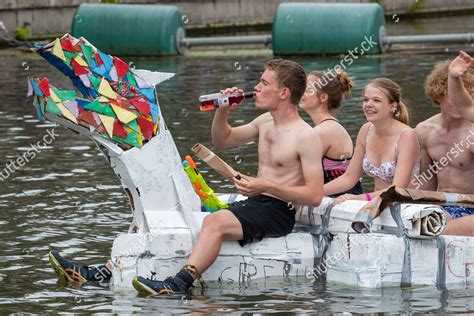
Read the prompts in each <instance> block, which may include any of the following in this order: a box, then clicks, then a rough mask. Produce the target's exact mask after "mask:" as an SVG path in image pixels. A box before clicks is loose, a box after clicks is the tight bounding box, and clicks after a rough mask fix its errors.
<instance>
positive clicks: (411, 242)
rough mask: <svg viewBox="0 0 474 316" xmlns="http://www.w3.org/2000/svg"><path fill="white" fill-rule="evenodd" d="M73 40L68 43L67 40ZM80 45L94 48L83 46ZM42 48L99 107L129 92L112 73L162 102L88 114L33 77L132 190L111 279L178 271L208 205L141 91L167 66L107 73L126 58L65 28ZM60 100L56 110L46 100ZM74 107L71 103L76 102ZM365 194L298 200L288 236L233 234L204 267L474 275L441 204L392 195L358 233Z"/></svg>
mask: <svg viewBox="0 0 474 316" xmlns="http://www.w3.org/2000/svg"><path fill="white" fill-rule="evenodd" d="M68 40H70V41H71V43H72V45H66V44H67V41H68ZM84 45H87V46H91V48H87V49H86V47H84ZM66 48H67V49H70V52H71V54H73V55H70V56H69V57H68V56H66V57H68V58H62V57H63V55H62V49H66ZM81 50H82V51H87V52H88V54H89V55H90V56H94V58H95V59H96V60H100V61H101V62H103V61H104V60H106V59H112V60H114V63H109V64H108V66H107V65H106V64H105V63H104V65H105V66H104V67H102V65H101V66H100V67H99V66H97V65H95V66H94V65H93V64H94V63H93V62H94V61H93V60H92V59H90V58H87V54H85V53H82V52H81ZM39 53H40V54H41V55H42V56H44V57H45V58H46V59H47V60H48V61H50V62H51V63H52V64H53V65H55V66H56V67H58V68H59V69H60V70H61V71H63V72H64V73H65V74H66V75H67V76H69V77H71V79H72V81H73V83H74V84H75V85H79V90H80V91H81V92H83V94H84V97H86V98H89V102H94V101H93V99H94V98H95V100H98V102H99V103H101V104H102V105H101V107H102V108H103V107H106V106H107V104H106V103H107V102H110V103H111V104H112V105H113V104H118V106H122V107H123V105H124V104H123V103H127V102H125V101H124V100H123V96H122V95H121V96H120V97H116V98H115V99H114V98H113V97H114V96H115V94H112V93H110V89H107V91H106V92H104V90H103V89H102V91H101V89H100V86H102V85H105V84H106V83H105V82H106V81H107V80H109V81H113V80H112V79H113V78H114V77H115V78H118V80H119V79H120V78H122V77H123V78H124V79H125V78H126V79H127V80H128V81H127V82H128V83H129V84H131V85H132V86H134V87H135V86H136V88H130V89H131V90H133V91H135V92H134V97H136V98H143V99H141V100H142V101H143V102H148V103H149V104H150V108H152V109H155V110H156V111H157V114H158V117H153V116H150V115H148V114H147V113H141V112H140V111H139V109H138V108H137V107H134V106H133V105H130V104H128V105H127V107H126V108H124V109H125V110H130V111H134V110H136V111H135V116H131V114H127V116H126V117H127V119H126V120H125V119H124V117H125V116H124V115H122V114H123V113H122V111H118V112H117V113H122V114H121V115H117V118H114V117H113V116H110V115H108V114H107V113H105V112H104V113H102V114H101V115H102V116H100V117H99V118H100V120H99V121H98V120H94V121H91V122H90V123H89V124H86V123H87V122H85V121H83V120H81V115H84V113H86V114H87V113H88V112H87V111H89V110H90V111H93V109H91V107H90V106H86V107H84V108H79V106H80V104H81V102H83V101H80V102H79V101H74V100H69V99H64V100H62V99H61V97H59V96H61V95H63V94H61V93H59V91H56V90H57V89H56V90H53V89H51V88H50V87H49V83H48V81H47V80H46V81H45V80H44V79H42V80H40V81H35V80H33V79H30V80H29V83H30V85H31V93H34V94H35V101H36V103H35V107H36V109H37V110H38V111H39V114H41V116H44V118H46V119H47V120H49V121H52V122H56V123H58V124H60V125H63V126H64V127H66V128H68V129H71V130H73V131H75V132H77V133H79V134H81V135H83V136H86V137H89V138H90V139H91V140H92V141H93V142H94V143H95V144H96V145H97V147H98V149H99V150H100V151H101V152H102V153H103V154H104V157H105V158H106V159H107V161H108V163H109V164H110V166H111V167H112V169H113V170H114V172H115V173H116V175H117V176H118V178H119V180H120V181H121V183H122V186H123V188H124V190H125V192H126V193H127V195H128V197H129V200H130V205H131V209H132V213H133V220H132V223H131V224H130V228H129V230H128V232H126V233H124V234H121V235H119V236H118V237H117V238H116V239H115V240H114V243H113V248H112V254H111V257H112V259H113V261H114V262H115V267H116V268H115V269H114V271H113V281H112V284H113V285H114V286H123V287H131V286H132V279H133V278H134V277H135V276H137V275H141V276H145V277H150V276H152V274H153V275H154V276H155V277H156V278H157V279H163V278H166V277H167V276H170V275H174V274H175V273H176V272H177V271H178V270H179V269H180V268H181V267H182V266H183V264H184V263H185V261H186V259H187V257H188V256H189V254H190V253H191V250H192V247H193V244H194V242H195V241H196V238H197V236H198V234H199V230H200V227H201V223H202V220H203V219H204V217H205V216H207V215H208V214H207V213H203V212H201V205H200V200H199V198H198V196H197V195H196V194H195V192H194V190H193V188H192V185H191V183H190V181H189V179H188V177H187V176H186V174H185V172H184V170H183V168H182V165H181V162H182V158H181V157H180V155H179V153H178V150H177V148H176V146H175V143H174V141H173V138H172V136H171V134H170V132H169V130H168V129H167V127H166V124H165V122H164V119H163V117H162V115H161V109H160V108H159V107H158V99H157V97H156V93H155V95H154V96H153V95H150V94H149V93H142V92H141V91H140V89H151V87H153V89H154V85H155V84H158V83H159V82H161V81H163V80H164V79H165V78H169V77H170V74H162V73H153V72H146V71H138V70H134V69H130V70H127V72H123V74H122V75H118V76H112V75H110V77H111V78H109V79H107V78H105V77H103V76H101V73H102V74H104V75H106V74H112V71H116V70H117V69H115V68H117V66H118V65H123V64H122V63H117V64H116V66H113V65H115V61H117V60H116V58H115V57H111V56H108V55H103V53H101V52H100V54H99V52H98V50H97V49H96V48H95V47H93V46H92V45H91V44H90V43H88V42H87V41H86V40H85V39H80V40H77V39H74V38H70V37H68V36H66V37H65V38H62V39H61V40H56V41H55V43H54V45H53V44H50V45H49V46H48V45H47V46H45V47H43V48H41V49H40V50H39ZM74 54H75V55H74ZM78 56H79V57H78ZM90 56H89V57H90ZM97 56H98V57H97ZM83 58H86V59H88V61H90V62H88V63H86V62H82V61H81V64H82V65H83V66H82V67H83V68H81V69H80V70H81V71H80V72H78V71H77V69H76V70H74V72H73V71H71V69H72V68H74V67H72V68H71V67H69V66H67V67H65V66H64V62H70V63H71V64H72V63H73V62H72V60H73V59H74V60H81V59H83ZM75 67H76V68H78V67H77V65H75ZM107 67H109V68H110V67H112V68H114V69H115V70H114V69H112V68H110V69H109V68H107ZM84 74H85V75H87V77H88V78H89V79H90V80H91V82H94V81H96V82H102V84H101V85H100V86H99V87H98V88H96V89H94V88H95V87H94V86H93V85H89V86H87V85H86V83H87V81H86V83H84V82H83V81H81V78H80V76H83V75H84ZM83 77H84V76H83ZM132 77H133V78H132ZM140 77H141V79H142V81H141V82H142V86H140V85H139V84H135V85H134V80H132V79H135V81H137V80H138V79H140ZM97 80H99V81H97ZM36 85H38V86H36ZM117 86H119V85H117V84H115V83H111V84H110V87H111V89H112V90H113V92H114V93H120V91H118V90H115V87H117ZM107 87H109V85H107ZM84 91H85V93H84ZM94 91H95V94H94ZM146 91H148V92H149V90H146ZM51 92H54V94H53V93H51ZM87 93H92V95H86V94H87ZM105 93H107V94H108V95H109V97H107V95H104V94H105ZM54 95H56V96H58V95H59V96H58V99H57V100H54V99H53V96H54ZM104 97H105V99H104ZM49 98H51V100H50V99H49ZM46 99H47V100H46ZM137 100H138V99H137ZM48 102H49V105H50V107H48V106H47V104H48ZM52 102H53V103H54V104H53V103H52ZM65 102H66V103H67V104H64V103H65ZM74 102H76V103H74ZM143 102H142V103H140V104H141V105H143ZM45 104H46V106H45ZM62 105H64V106H62ZM66 105H67V106H66ZM56 107H57V109H59V111H55V112H54V111H53V112H51V111H49V110H48V108H52V109H56ZM71 107H74V111H72V110H71V111H70V108H71ZM112 108H113V109H114V110H117V109H116V108H115V107H112ZM76 109H77V113H76V111H75V110H76ZM67 111H69V112H67ZM75 113H76V114H78V115H77V116H76V115H75ZM66 114H67V115H66ZM99 114H100V113H99ZM109 114H110V112H109ZM111 115H113V113H112V114H111ZM103 116H109V118H106V117H103ZM110 117H111V118H110ZM130 117H131V118H132V119H130ZM139 117H142V118H143V119H145V120H149V121H150V122H153V124H155V125H154V126H153V131H152V133H151V132H149V133H145V130H144V129H143V128H142V126H141V125H140V124H138V126H137V125H134V120H136V119H138V118H139ZM101 121H102V123H101ZM112 122H113V126H112ZM117 122H118V123H117ZM91 124H92V125H94V124H96V125H97V126H92V125H91ZM118 124H123V125H124V127H123V129H124V130H125V132H126V135H124V136H123V137H121V136H120V135H118V136H117V135H115V128H116V125H118ZM131 127H133V128H131ZM130 135H133V138H131V137H130ZM131 140H132V141H131ZM221 198H222V199H223V200H224V201H226V202H232V201H235V200H238V199H243V197H242V196H238V195H235V194H234V195H222V196H221ZM364 203H365V202H360V201H348V202H345V203H343V204H341V205H338V206H334V207H331V204H330V199H327V198H325V199H324V201H323V203H322V204H321V205H320V206H319V207H302V208H301V209H299V210H298V213H297V220H298V221H297V225H296V226H295V229H294V231H293V232H292V233H291V234H289V235H287V236H285V237H281V238H267V239H264V240H262V241H260V242H256V243H253V244H249V245H247V246H245V247H240V246H239V244H238V243H237V242H224V243H223V245H222V248H221V251H220V254H219V257H218V259H217V261H216V262H215V263H214V264H213V265H212V267H211V268H209V270H208V271H206V272H205V273H204V274H203V277H204V279H205V280H217V281H224V282H225V281H234V282H238V283H239V284H240V283H245V282H250V281H252V280H258V279H265V278H269V277H283V278H287V277H296V278H300V280H311V281H312V280H319V279H326V280H327V281H329V282H333V281H334V282H340V283H344V284H348V285H353V286H356V287H371V288H374V287H382V286H392V285H397V286H398V285H403V286H408V285H422V284H429V285H433V284H436V285H438V286H440V287H446V286H451V285H453V284H456V285H458V284H467V283H469V282H472V281H474V273H472V271H473V270H474V238H469V237H445V236H443V237H441V236H439V233H440V232H441V231H442V229H443V227H444V225H445V224H446V223H445V218H444V214H443V212H442V210H441V208H440V207H439V206H437V205H434V204H433V205H418V204H410V203H405V204H401V205H400V204H395V205H392V206H391V208H386V209H385V210H384V212H383V213H382V215H381V216H379V217H377V218H373V219H372V218H371V220H368V221H366V222H365V223H366V224H364V225H365V226H364V227H370V229H371V232H370V233H364V234H359V233H355V232H354V231H353V229H352V221H353V220H354V218H355V217H356V215H358V214H359V213H358V211H359V210H360V209H361V207H366V205H363V204H364ZM369 213H370V212H369ZM369 213H368V214H369ZM359 215H360V214H359ZM367 218H368V217H367ZM367 218H364V220H366V219H367Z"/></svg>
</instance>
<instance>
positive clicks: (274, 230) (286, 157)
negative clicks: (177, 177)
mask: <svg viewBox="0 0 474 316" xmlns="http://www.w3.org/2000/svg"><path fill="white" fill-rule="evenodd" d="M305 88H306V75H305V72H304V70H303V68H302V67H301V66H300V65H298V64H297V63H295V62H292V61H288V60H282V59H277V60H271V61H269V62H268V63H266V65H265V71H264V72H263V74H262V76H261V77H260V82H259V83H258V84H257V86H255V88H254V90H255V106H256V107H257V108H259V109H263V110H267V111H268V112H267V113H265V114H262V115H260V116H259V117H257V118H256V119H254V120H253V121H252V122H250V123H248V124H245V125H243V126H239V127H231V126H230V125H229V123H228V115H229V108H221V109H218V110H217V111H216V113H215V116H214V121H213V123H212V140H213V143H214V145H215V146H217V147H219V148H224V147H230V146H239V145H242V144H245V143H247V142H249V141H252V140H255V139H258V141H259V145H258V174H257V177H256V178H252V177H249V176H245V175H241V179H240V180H238V179H235V180H234V182H235V186H236V187H237V189H238V190H239V191H240V192H241V193H242V194H243V195H245V196H248V197H249V199H248V200H246V201H242V202H236V203H232V204H230V205H229V207H228V209H225V210H220V211H219V212H215V213H212V214H210V215H208V216H206V217H205V219H204V222H203V224H202V228H201V233H200V235H199V238H198V241H197V243H196V245H195V246H194V248H193V251H192V253H191V255H190V256H189V258H188V261H187V263H186V265H185V266H184V267H183V268H182V269H181V271H180V272H178V274H176V276H175V277H173V278H168V279H166V280H165V281H151V280H147V279H145V278H143V277H136V278H135V279H134V281H133V285H134V287H135V288H136V289H137V290H138V291H139V292H144V293H148V294H165V293H174V292H185V291H187V290H188V288H189V287H190V286H191V285H192V283H193V281H194V280H195V279H196V278H198V277H199V275H200V274H201V273H203V272H204V271H206V270H207V269H208V268H209V267H210V266H211V265H212V264H213V262H214V261H215V260H216V258H217V256H218V255H219V251H220V248H221V244H222V241H224V240H238V241H239V243H240V244H241V245H242V246H243V245H245V244H247V243H250V242H252V241H258V240H261V239H262V238H264V237H281V236H285V235H287V234H289V233H291V231H292V229H293V226H294V224H295V211H294V210H293V207H291V204H290V203H289V202H292V203H293V204H304V205H319V203H320V202H321V199H322V195H323V173H322V168H321V163H320V161H321V143H320V140H319V136H318V134H317V132H316V131H315V130H314V129H313V128H312V127H311V126H309V125H308V124H307V123H306V122H304V121H303V119H301V117H300V116H299V115H298V112H297V107H296V106H297V104H298V102H299V100H300V98H301V96H302V95H303V93H304V91H305ZM236 90H237V89H236V88H232V89H228V90H226V92H231V91H236ZM316 162H319V163H316Z"/></svg>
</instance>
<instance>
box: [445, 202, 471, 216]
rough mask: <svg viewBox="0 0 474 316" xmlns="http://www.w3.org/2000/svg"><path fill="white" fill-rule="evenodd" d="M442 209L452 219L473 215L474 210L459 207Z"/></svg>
mask: <svg viewBox="0 0 474 316" xmlns="http://www.w3.org/2000/svg"><path fill="white" fill-rule="evenodd" d="M443 208H444V210H445V211H446V212H448V214H449V215H451V217H452V218H453V219H456V218H460V217H463V216H467V215H474V208H470V207H464V206H459V205H443Z"/></svg>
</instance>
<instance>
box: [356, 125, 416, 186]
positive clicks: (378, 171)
mask: <svg viewBox="0 0 474 316" xmlns="http://www.w3.org/2000/svg"><path fill="white" fill-rule="evenodd" d="M373 127H374V125H370V127H369V131H368V132H367V137H366V139H365V148H366V149H367V141H368V139H369V135H371V134H372V133H373ZM406 129H409V128H404V129H402V130H401V131H400V134H399V135H398V138H397V140H396V142H395V161H387V162H384V163H382V164H380V166H376V165H374V164H373V163H371V162H370V160H369V159H368V158H367V152H366V153H365V155H364V160H363V162H362V168H363V169H364V172H365V173H366V174H367V175H368V176H370V177H373V178H375V177H377V178H379V179H382V180H383V181H385V182H389V183H391V182H392V181H393V178H394V177H395V169H396V168H397V161H396V159H397V158H398V141H399V140H400V135H401V133H402V132H403V131H404V130H406ZM366 151H367V150H366ZM419 172H420V163H419V162H417V163H416V164H415V165H414V166H413V170H412V174H413V175H416V174H418V173H419Z"/></svg>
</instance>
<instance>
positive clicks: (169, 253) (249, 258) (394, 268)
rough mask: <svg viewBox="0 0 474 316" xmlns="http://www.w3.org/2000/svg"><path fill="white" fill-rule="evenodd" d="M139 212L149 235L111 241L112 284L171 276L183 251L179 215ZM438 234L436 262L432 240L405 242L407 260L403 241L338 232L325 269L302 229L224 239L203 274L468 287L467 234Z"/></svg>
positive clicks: (472, 243) (472, 273)
mask: <svg viewBox="0 0 474 316" xmlns="http://www.w3.org/2000/svg"><path fill="white" fill-rule="evenodd" d="M205 215H206V214H205V213H198V212H195V216H196V220H197V221H202V220H203V218H204V216H205ZM146 216H147V217H148V220H149V223H159V225H158V224H157V226H153V224H151V225H150V231H151V233H148V234H123V235H120V236H119V237H117V238H116V239H115V241H114V245H113V249H112V258H113V259H114V260H115V261H116V263H117V268H116V269H115V270H114V280H113V283H114V285H118V286H125V287H130V286H131V282H132V279H133V278H134V277H135V276H136V275H141V276H144V277H151V272H154V273H156V275H155V277H156V278H157V279H158V280H159V279H163V278H166V277H168V276H170V275H174V274H175V273H176V272H177V271H178V270H179V269H180V268H181V267H182V266H183V265H184V264H185V262H186V259H187V257H188V256H189V254H190V253H191V250H192V240H191V234H190V232H189V229H188V228H186V225H185V223H184V221H183V220H182V219H180V216H179V213H177V212H151V213H149V214H146ZM151 217H153V220H152V218H151ZM158 217H159V218H158ZM438 238H440V239H442V240H443V241H444V245H445V247H444V248H445V249H444V250H442V251H441V253H442V254H441V258H442V260H441V265H440V264H439V263H440V260H439V258H440V251H439V249H440V248H439V245H438V241H437V239H407V242H408V243H409V247H410V256H409V257H408V258H409V260H408V261H407V260H405V251H406V250H405V247H406V244H405V243H406V242H405V239H404V238H401V237H397V236H395V235H387V234H367V235H361V234H355V233H339V234H336V235H335V236H334V238H333V240H332V241H331V242H330V244H329V247H328V249H327V252H326V256H325V258H326V259H325V261H324V262H327V263H328V264H327V266H323V265H317V266H315V262H316V264H317V263H318V262H319V258H320V256H321V254H322V250H321V249H322V248H321V247H320V246H321V239H320V238H319V237H318V236H317V235H314V234H311V233H307V232H293V233H291V234H289V235H287V236H285V237H281V238H265V239H264V240H262V241H261V242H257V243H252V244H249V245H246V246H245V247H240V245H239V244H238V243H237V242H224V243H223V245H222V248H221V251H220V254H219V257H218V259H217V261H216V262H215V263H214V264H213V265H212V266H211V268H209V270H208V271H206V272H205V273H204V275H203V278H204V279H205V280H208V281H223V282H227V281H229V282H236V283H239V284H240V283H243V282H252V281H257V282H259V281H262V280H265V279H266V278H269V277H280V278H286V277H291V278H296V279H297V280H300V281H301V282H308V281H309V282H310V281H312V280H315V279H316V278H315V277H314V275H317V274H319V272H318V271H320V272H323V273H322V274H325V277H326V279H327V281H328V282H337V283H342V284H345V285H348V286H353V287H361V288H379V287H387V286H400V283H401V281H402V278H403V275H404V274H405V279H406V274H407V273H408V274H409V275H410V278H409V281H410V283H411V285H437V284H440V285H445V286H447V287H451V286H459V285H468V286H471V284H474V238H471V237H455V236H444V237H438ZM313 273H314V274H313ZM317 276H318V277H320V276H321V274H320V275H317ZM323 278H324V276H323Z"/></svg>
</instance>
